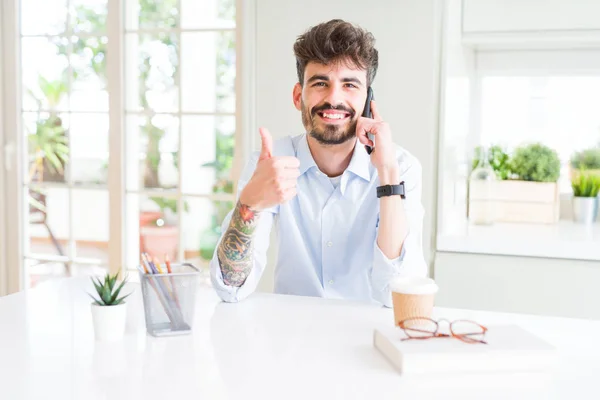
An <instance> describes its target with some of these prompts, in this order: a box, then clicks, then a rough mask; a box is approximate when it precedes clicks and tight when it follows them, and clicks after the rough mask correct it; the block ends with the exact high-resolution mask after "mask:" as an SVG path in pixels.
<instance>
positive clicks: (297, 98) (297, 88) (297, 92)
mask: <svg viewBox="0 0 600 400" xmlns="http://www.w3.org/2000/svg"><path fill="white" fill-rule="evenodd" d="M292 97H293V100H294V106H296V110H298V111H300V110H301V109H302V85H300V83H296V84H295V85H294V92H293V95H292Z"/></svg>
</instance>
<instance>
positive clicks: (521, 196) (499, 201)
mask: <svg viewBox="0 0 600 400" xmlns="http://www.w3.org/2000/svg"><path fill="white" fill-rule="evenodd" d="M491 192H492V193H491V197H488V195H487V193H486V191H485V190H482V188H481V187H478V186H477V185H475V186H471V187H469V213H472V212H474V213H477V212H480V211H482V210H484V209H485V207H486V206H491V207H490V208H491V209H493V210H494V212H495V214H496V217H495V221H498V222H529V223H544V224H552V223H556V222H558V220H559V217H560V191H559V188H558V184H557V183H555V182H528V181H511V180H507V181H496V182H494V185H493V187H492V190H491Z"/></svg>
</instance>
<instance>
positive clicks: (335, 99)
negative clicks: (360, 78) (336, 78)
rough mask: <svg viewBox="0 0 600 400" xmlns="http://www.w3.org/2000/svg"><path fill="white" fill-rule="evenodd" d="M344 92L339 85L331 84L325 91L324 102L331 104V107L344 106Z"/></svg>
mask: <svg viewBox="0 0 600 400" xmlns="http://www.w3.org/2000/svg"><path fill="white" fill-rule="evenodd" d="M344 100H345V99H344V92H343V88H342V86H341V85H337V84H332V85H330V86H329V89H328V90H327V95H326V96H325V99H324V101H326V102H327V103H329V104H331V105H332V106H334V107H335V106H338V105H343V104H344Z"/></svg>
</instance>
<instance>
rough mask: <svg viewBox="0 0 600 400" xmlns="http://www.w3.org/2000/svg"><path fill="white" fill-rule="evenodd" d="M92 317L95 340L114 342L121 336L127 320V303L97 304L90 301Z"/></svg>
mask: <svg viewBox="0 0 600 400" xmlns="http://www.w3.org/2000/svg"><path fill="white" fill-rule="evenodd" d="M92 319H93V321H94V332H95V335H96V340H99V341H103V342H114V341H117V340H120V339H121V338H123V335H124V334H125V324H126V322H127V305H126V304H125V303H121V304H119V305H118V306H99V305H97V304H96V303H92Z"/></svg>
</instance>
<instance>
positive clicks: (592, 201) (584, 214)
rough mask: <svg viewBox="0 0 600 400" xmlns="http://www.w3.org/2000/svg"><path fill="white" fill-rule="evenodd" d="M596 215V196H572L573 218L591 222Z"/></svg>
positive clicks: (577, 220)
mask: <svg viewBox="0 0 600 400" xmlns="http://www.w3.org/2000/svg"><path fill="white" fill-rule="evenodd" d="M597 216H598V197H576V196H574V197H573V220H575V222H579V223H581V224H593V223H594V221H596V217H597Z"/></svg>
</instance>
